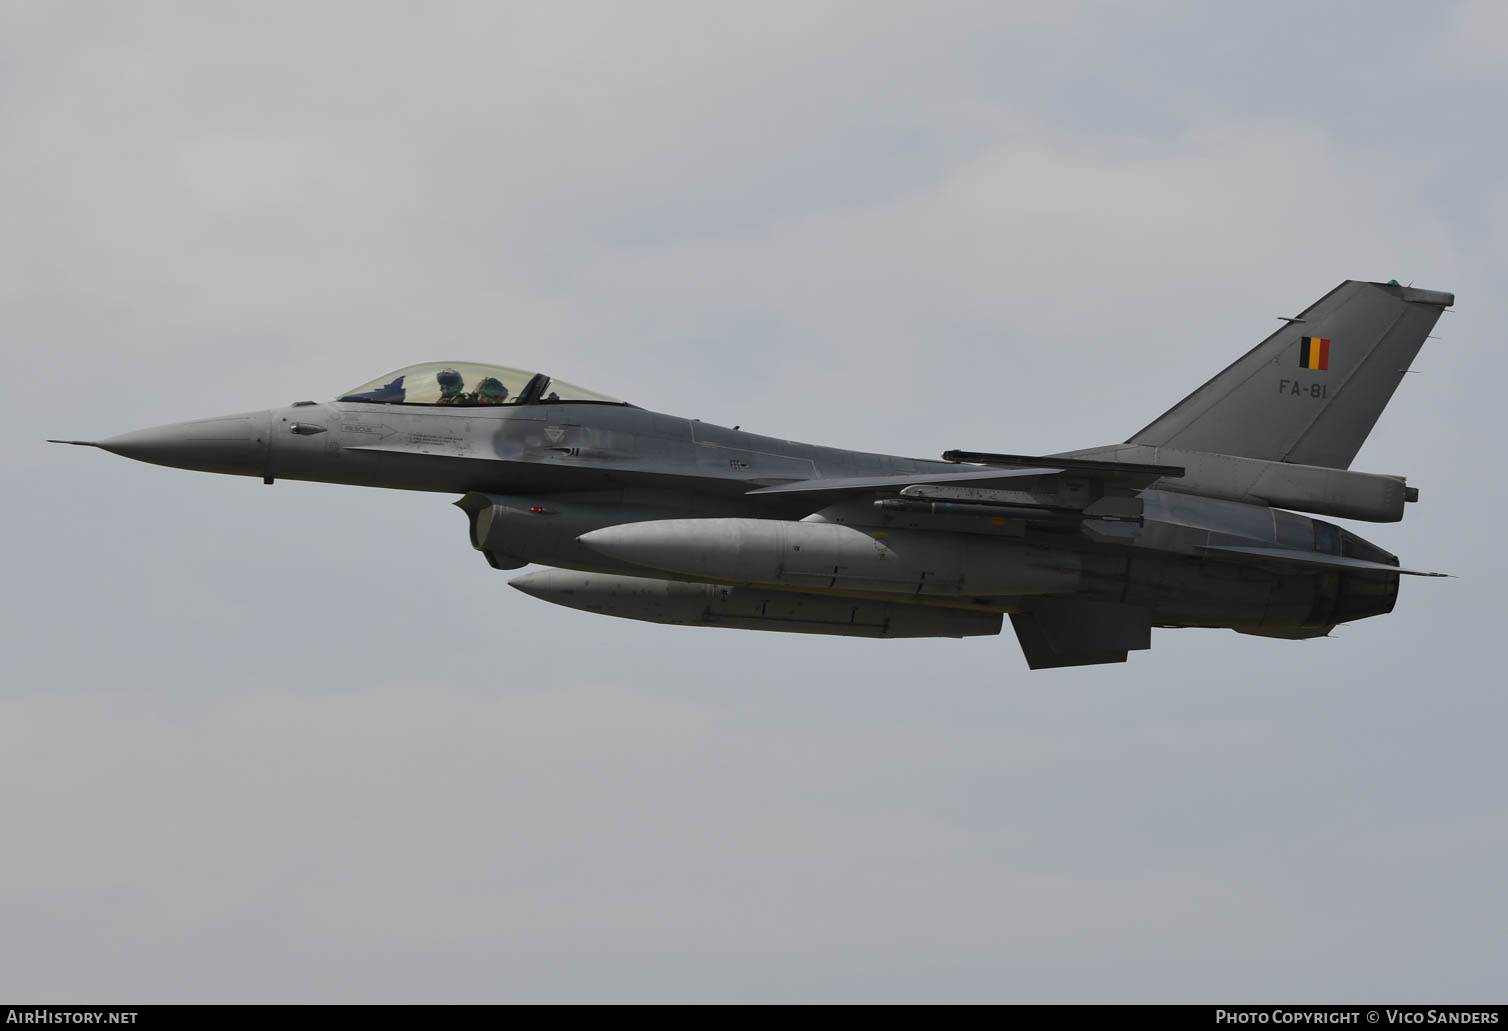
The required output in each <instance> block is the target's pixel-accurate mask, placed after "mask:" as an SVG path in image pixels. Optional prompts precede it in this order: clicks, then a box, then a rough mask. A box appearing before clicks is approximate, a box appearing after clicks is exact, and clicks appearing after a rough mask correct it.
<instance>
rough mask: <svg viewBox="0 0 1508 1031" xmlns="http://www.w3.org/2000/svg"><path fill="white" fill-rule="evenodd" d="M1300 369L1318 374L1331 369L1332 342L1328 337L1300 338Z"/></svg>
mask: <svg viewBox="0 0 1508 1031" xmlns="http://www.w3.org/2000/svg"><path fill="white" fill-rule="evenodd" d="M1299 368H1301V369H1313V370H1315V371H1316V372H1324V371H1325V370H1326V369H1328V368H1330V341H1329V339H1328V338H1327V337H1299Z"/></svg>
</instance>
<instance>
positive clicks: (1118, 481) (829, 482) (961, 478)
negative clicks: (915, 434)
mask: <svg viewBox="0 0 1508 1031" xmlns="http://www.w3.org/2000/svg"><path fill="white" fill-rule="evenodd" d="M943 460H944V461H948V462H955V463H960V464H959V468H958V471H957V472H951V471H946V470H938V471H935V472H927V473H905V474H902V475H898V476H849V477H834V478H832V479H816V480H797V481H795V482H793V483H782V484H779V485H778V486H774V487H761V488H760V489H759V490H752V491H749V493H750V494H864V493H872V492H876V491H896V490H900V489H901V488H904V487H911V486H942V485H946V484H961V485H967V486H970V487H986V488H987V487H993V486H1000V487H1010V486H1014V485H1015V484H1014V482H1013V481H1017V480H1022V479H1029V478H1033V477H1040V478H1047V477H1054V476H1063V475H1069V476H1074V477H1077V478H1080V479H1085V480H1092V481H1097V482H1099V483H1101V484H1102V485H1103V486H1104V487H1105V488H1109V489H1110V490H1112V491H1120V492H1135V491H1139V490H1141V489H1143V488H1144V487H1147V486H1150V485H1151V484H1153V483H1155V482H1156V481H1158V480H1160V479H1163V478H1166V477H1179V476H1182V475H1183V473H1184V470H1183V468H1182V467H1181V466H1176V465H1141V464H1139V463H1135V462H1099V461H1090V460H1087V459H1081V458H1051V457H1048V458H1039V457H1036V456H1032V455H997V454H989V453H985V452H981V451H945V452H943ZM964 463H968V464H964Z"/></svg>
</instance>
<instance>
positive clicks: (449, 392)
mask: <svg viewBox="0 0 1508 1031" xmlns="http://www.w3.org/2000/svg"><path fill="white" fill-rule="evenodd" d="M336 400H337V401H363V402H366V403H367V404H379V405H454V406H457V407H467V408H476V407H481V406H483V405H516V404H554V403H555V402H558V401H595V402H598V403H599V404H613V405H621V404H623V403H624V402H622V401H619V400H618V399H617V398H615V397H608V396H607V395H606V394H599V393H597V392H596V391H593V390H583V389H582V388H581V387H576V386H572V385H571V384H569V383H563V382H561V381H560V380H558V379H551V378H550V377H549V376H546V375H545V374H544V373H542V372H524V371H523V370H522V369H509V368H505V367H503V366H501V365H479V364H477V363H476V362H426V363H424V364H423V365H410V366H409V367H408V368H406V369H399V370H398V371H397V372H390V373H388V374H387V375H386V376H379V377H378V378H377V379H374V380H372V382H370V383H363V384H362V385H361V386H359V387H357V388H355V389H354V390H348V391H346V392H345V393H344V394H342V395H340V397H338V398H336Z"/></svg>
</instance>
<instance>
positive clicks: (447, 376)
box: [435, 369, 471, 405]
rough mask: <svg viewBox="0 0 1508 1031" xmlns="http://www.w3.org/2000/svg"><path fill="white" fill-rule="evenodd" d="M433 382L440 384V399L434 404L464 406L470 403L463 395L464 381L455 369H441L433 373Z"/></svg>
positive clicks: (469, 399)
mask: <svg viewBox="0 0 1508 1031" xmlns="http://www.w3.org/2000/svg"><path fill="white" fill-rule="evenodd" d="M435 382H436V383H438V384H440V399H439V400H438V401H436V402H435V404H441V405H465V404H470V403H471V398H470V397H468V396H467V395H466V394H465V393H463V389H464V388H465V386H466V381H465V380H463V379H462V378H461V374H460V373H459V372H457V371H456V370H455V369H441V370H440V371H439V372H437V373H435Z"/></svg>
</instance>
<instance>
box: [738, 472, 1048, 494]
mask: <svg viewBox="0 0 1508 1031" xmlns="http://www.w3.org/2000/svg"><path fill="white" fill-rule="evenodd" d="M1062 471H1063V470H1062V469H1061V468H1057V467H1054V468H1051V469H1046V468H1040V469H968V470H965V471H962V472H935V473H906V474H905V475H902V476H836V477H833V478H831V479H819V480H796V481H794V482H792V483H782V484H780V485H779V486H775V487H761V488H760V489H759V490H751V491H749V493H750V494H861V493H866V492H869V491H877V490H883V491H896V492H899V491H900V490H901V489H902V488H903V487H910V486H914V485H917V484H929V483H934V484H935V483H967V484H969V485H971V486H974V487H989V486H992V485H994V484H997V483H998V484H1001V485H1004V484H1007V483H1010V482H1012V481H1014V480H1020V479H1022V478H1024V477H1029V476H1052V475H1054V474H1055V473H1060V472H1062Z"/></svg>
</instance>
